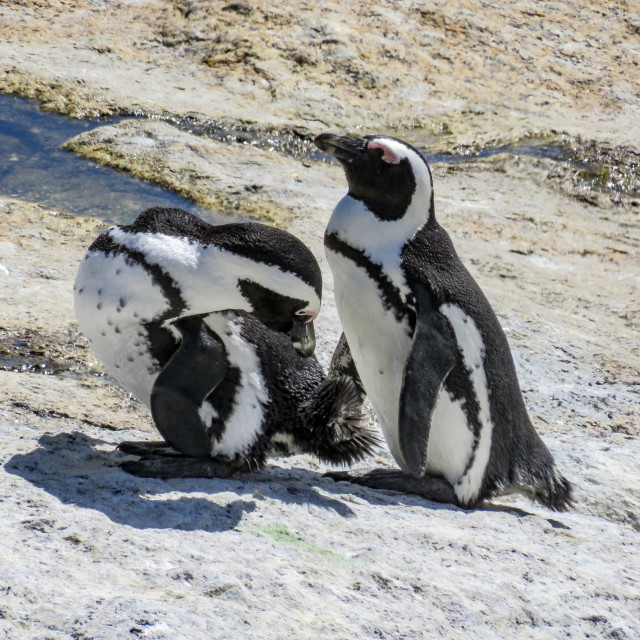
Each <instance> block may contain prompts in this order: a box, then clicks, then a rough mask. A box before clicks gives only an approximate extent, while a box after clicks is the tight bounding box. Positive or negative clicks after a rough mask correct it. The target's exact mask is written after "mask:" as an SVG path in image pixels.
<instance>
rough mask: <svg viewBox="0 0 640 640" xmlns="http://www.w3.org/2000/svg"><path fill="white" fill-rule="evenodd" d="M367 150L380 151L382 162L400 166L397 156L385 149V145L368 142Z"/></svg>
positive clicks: (387, 148)
mask: <svg viewBox="0 0 640 640" xmlns="http://www.w3.org/2000/svg"><path fill="white" fill-rule="evenodd" d="M367 149H382V151H383V152H384V153H383V154H382V160H384V161H385V162H388V163H389V164H400V160H399V159H398V156H397V155H396V154H395V153H394V152H393V151H391V149H390V148H389V147H387V145H385V144H382V142H370V143H369V144H368V145H367Z"/></svg>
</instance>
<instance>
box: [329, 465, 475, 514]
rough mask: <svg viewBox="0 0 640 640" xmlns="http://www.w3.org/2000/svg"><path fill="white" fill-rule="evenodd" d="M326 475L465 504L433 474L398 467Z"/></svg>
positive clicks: (365, 484)
mask: <svg viewBox="0 0 640 640" xmlns="http://www.w3.org/2000/svg"><path fill="white" fill-rule="evenodd" d="M324 475H325V476H328V477H329V478H333V479H334V480H335V481H347V482H351V483H353V484H359V485H362V486H364V487H370V488H371V489H385V490H387V491H399V492H401V493H415V494H416V495H419V496H422V497H423V498H426V499H427V500H432V501H433V502H446V503H449V504H453V505H455V506H457V507H459V506H463V505H461V504H460V501H459V500H458V497H457V496H456V493H455V491H454V490H453V487H452V486H451V485H450V484H449V483H448V482H447V481H446V480H443V479H442V478H435V477H432V476H425V477H423V478H415V477H414V476H410V475H408V474H406V473H403V472H402V471H399V470H398V469H374V470H373V471H368V472H363V473H361V474H358V473H354V472H349V471H329V472H328V473H325V474H324Z"/></svg>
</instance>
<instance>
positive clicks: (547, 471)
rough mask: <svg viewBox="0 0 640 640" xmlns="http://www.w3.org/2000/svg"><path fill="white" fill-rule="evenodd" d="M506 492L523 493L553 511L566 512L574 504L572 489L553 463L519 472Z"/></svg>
mask: <svg viewBox="0 0 640 640" xmlns="http://www.w3.org/2000/svg"><path fill="white" fill-rule="evenodd" d="M508 492H509V493H511V492H519V493H524V494H525V495H528V496H529V497H530V498H531V499H532V500H535V501H536V502H539V503H540V504H543V505H544V506H545V507H548V508H549V509H552V510H553V511H566V510H567V509H569V508H571V507H572V506H573V504H574V500H573V487H572V485H571V483H570V482H569V481H568V480H567V479H566V478H565V477H564V476H563V475H562V474H560V473H559V472H558V470H557V468H556V466H555V464H554V463H553V462H552V463H551V465H549V466H543V467H542V468H538V469H535V470H533V469H527V470H519V471H518V472H517V473H516V480H515V482H514V483H513V484H512V485H511V486H509V487H508Z"/></svg>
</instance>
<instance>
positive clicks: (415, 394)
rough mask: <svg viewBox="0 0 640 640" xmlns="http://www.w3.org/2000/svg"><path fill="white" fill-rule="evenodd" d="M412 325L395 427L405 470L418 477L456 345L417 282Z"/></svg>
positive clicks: (451, 330)
mask: <svg viewBox="0 0 640 640" xmlns="http://www.w3.org/2000/svg"><path fill="white" fill-rule="evenodd" d="M412 289H413V293H414V297H415V301H416V326H415V330H414V334H413V344H412V346H411V352H410V353H409V357H408V358H407V362H406V364H405V367H404V376H403V381H402V389H401V391H400V409H399V416H398V430H399V434H398V435H399V442H400V451H401V453H402V457H403V459H404V462H405V465H406V469H407V471H409V472H410V473H411V474H412V475H414V476H416V477H422V476H424V475H425V473H426V467H427V445H428V442H429V431H430V429H431V416H432V414H433V410H434V407H435V405H436V401H437V399H438V394H439V393H440V390H441V388H442V385H443V384H444V381H445V379H446V378H447V376H448V375H449V372H450V371H451V369H453V366H454V364H455V362H456V357H457V345H456V340H455V335H454V333H453V329H452V327H451V325H450V324H449V321H448V320H447V318H446V317H445V316H444V315H443V314H441V313H440V312H439V311H438V310H437V309H436V308H435V306H434V304H433V303H432V301H431V295H430V294H429V292H428V291H427V289H426V288H425V287H424V285H422V284H420V283H416V284H415V285H414V286H413V287H412Z"/></svg>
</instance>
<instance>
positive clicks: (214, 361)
mask: <svg viewBox="0 0 640 640" xmlns="http://www.w3.org/2000/svg"><path fill="white" fill-rule="evenodd" d="M174 326H175V327H176V328H177V329H178V330H179V331H180V333H181V334H182V342H181V343H180V346H179V347H178V350H177V351H176V352H175V353H174V354H173V355H172V356H171V358H170V360H169V362H167V364H166V365H165V367H164V369H163V370H162V371H161V373H160V375H159V376H158V377H157V378H156V381H155V383H154V385H153V389H152V391H151V415H152V417H153V420H154V422H155V424H156V427H157V428H158V431H159V432H160V434H161V435H162V437H163V438H164V439H165V440H166V441H167V442H168V443H169V444H170V445H171V446H172V447H173V448H174V449H176V450H178V451H179V452H180V453H183V454H185V455H187V456H192V457H194V458H207V457H209V456H210V455H211V436H210V434H209V433H208V432H207V428H206V426H205V424H204V422H203V420H202V418H201V417H200V409H201V407H202V404H203V402H204V400H205V398H206V397H207V396H208V395H209V394H210V393H211V392H212V391H213V390H214V389H215V388H216V387H217V386H218V385H219V384H220V383H221V382H222V380H223V379H224V377H225V375H226V373H227V357H226V351H225V348H224V345H223V344H222V341H221V340H220V339H219V338H218V336H217V335H216V334H215V333H213V332H212V331H211V330H210V329H209V328H208V327H207V326H206V325H205V323H204V322H203V317H202V316H189V317H185V318H180V319H179V320H177V321H176V322H175V323H174Z"/></svg>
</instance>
